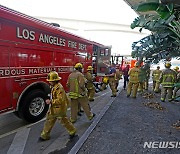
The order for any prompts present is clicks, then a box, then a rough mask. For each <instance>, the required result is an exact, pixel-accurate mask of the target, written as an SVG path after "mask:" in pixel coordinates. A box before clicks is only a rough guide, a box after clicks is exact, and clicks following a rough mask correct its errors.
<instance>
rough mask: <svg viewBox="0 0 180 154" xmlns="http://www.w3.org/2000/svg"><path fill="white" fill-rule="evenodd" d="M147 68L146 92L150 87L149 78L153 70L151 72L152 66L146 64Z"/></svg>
mask: <svg viewBox="0 0 180 154" xmlns="http://www.w3.org/2000/svg"><path fill="white" fill-rule="evenodd" d="M144 67H145V70H146V76H145V82H144V89H145V90H148V87H149V78H150V73H151V70H150V65H149V64H148V63H146V64H145V65H144Z"/></svg>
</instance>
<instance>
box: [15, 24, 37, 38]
mask: <svg viewBox="0 0 180 154" xmlns="http://www.w3.org/2000/svg"><path fill="white" fill-rule="evenodd" d="M16 36H17V37H18V38H20V39H25V40H31V41H34V40H35V32H34V31H29V30H27V29H23V30H22V31H20V28H19V27H17V29H16Z"/></svg>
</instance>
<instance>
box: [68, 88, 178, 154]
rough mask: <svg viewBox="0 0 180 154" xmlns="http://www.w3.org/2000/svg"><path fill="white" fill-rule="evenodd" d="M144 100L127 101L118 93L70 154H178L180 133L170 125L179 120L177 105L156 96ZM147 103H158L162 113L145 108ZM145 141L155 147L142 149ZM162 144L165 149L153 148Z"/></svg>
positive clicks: (124, 93)
mask: <svg viewBox="0 0 180 154" xmlns="http://www.w3.org/2000/svg"><path fill="white" fill-rule="evenodd" d="M144 97H145V96H144ZM144 97H143V96H141V95H139V96H138V97H137V99H133V98H127V97H126V91H124V90H123V91H121V93H120V94H119V95H118V96H117V98H116V99H115V100H114V101H113V102H112V104H111V105H110V107H109V109H108V108H107V109H108V110H107V112H106V113H105V114H104V116H103V117H102V119H101V120H100V118H99V120H100V121H99V123H98V124H97V125H94V127H93V126H92V128H90V129H89V130H87V131H86V133H87V134H89V135H88V136H87V137H86V135H87V134H86V135H85V136H82V137H81V138H84V139H83V140H81V138H80V139H79V141H78V142H77V143H76V145H75V146H74V147H73V148H72V149H71V151H70V153H72V154H75V153H78V154H135V153H137V154H139V153H157V154H161V153H162V154H164V153H167V154H169V153H171V154H177V153H180V131H179V129H175V128H174V127H172V125H173V123H175V122H176V121H177V120H180V103H179V102H173V103H168V102H166V103H161V102H160V101H159V100H160V94H155V95H153V98H150V99H147V98H144ZM149 102H159V103H160V105H161V106H162V107H163V110H159V109H154V108H150V107H148V106H146V105H145V104H147V103H149ZM105 110H106V109H105ZM96 121H98V120H96ZM92 125H93V123H92ZM90 127H91V126H90ZM88 131H89V132H88ZM91 131H92V132H91ZM83 141H84V142H83ZM145 142H148V143H150V142H152V144H153V142H155V143H154V147H155V148H149V147H147V146H146V147H145V148H144V143H145ZM163 142H164V144H167V146H168V147H169V148H157V147H159V146H162V145H159V143H160V144H161V143H163ZM165 142H166V143H165ZM169 142H172V143H170V144H169ZM171 144H173V146H174V148H172V147H173V146H172V145H171Z"/></svg>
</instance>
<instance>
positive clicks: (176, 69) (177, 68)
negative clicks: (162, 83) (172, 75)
mask: <svg viewBox="0 0 180 154" xmlns="http://www.w3.org/2000/svg"><path fill="white" fill-rule="evenodd" d="M174 71H175V72H176V75H178V73H179V72H178V71H179V67H178V66H176V67H175V68H174Z"/></svg>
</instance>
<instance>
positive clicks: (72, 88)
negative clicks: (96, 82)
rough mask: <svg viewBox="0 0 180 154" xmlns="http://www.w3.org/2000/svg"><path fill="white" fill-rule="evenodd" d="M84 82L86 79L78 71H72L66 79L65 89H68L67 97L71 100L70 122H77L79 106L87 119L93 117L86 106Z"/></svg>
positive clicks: (87, 105)
mask: <svg viewBox="0 0 180 154" xmlns="http://www.w3.org/2000/svg"><path fill="white" fill-rule="evenodd" d="M86 82H87V81H86V78H85V77H84V75H83V74H82V73H81V72H79V71H78V70H75V71H73V72H72V73H71V74H70V75H69V77H68V81H67V87H68V88H69V97H70V98H71V122H76V120H77V113H78V105H79V104H80V105H81V107H82V108H83V110H84V112H85V113H86V116H87V117H88V119H92V117H93V114H92V113H91V111H90V107H89V104H88V97H87V89H86V87H85V84H86Z"/></svg>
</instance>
